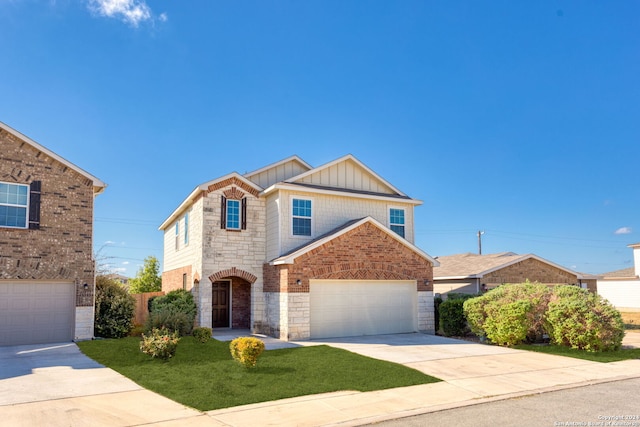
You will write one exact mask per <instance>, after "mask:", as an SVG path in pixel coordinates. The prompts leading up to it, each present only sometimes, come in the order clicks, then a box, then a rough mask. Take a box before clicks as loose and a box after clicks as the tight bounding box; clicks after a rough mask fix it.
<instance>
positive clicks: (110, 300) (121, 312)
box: [94, 276, 136, 338]
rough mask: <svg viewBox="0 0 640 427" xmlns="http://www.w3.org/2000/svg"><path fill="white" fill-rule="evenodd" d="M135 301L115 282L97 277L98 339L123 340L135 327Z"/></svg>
mask: <svg viewBox="0 0 640 427" xmlns="http://www.w3.org/2000/svg"><path fill="white" fill-rule="evenodd" d="M135 309H136V301H135V299H134V298H133V297H132V296H131V295H129V293H127V291H126V289H124V288H123V287H122V285H121V284H120V283H118V282H117V281H115V280H112V279H109V278H107V277H105V276H98V277H96V305H95V310H96V313H95V323H94V333H95V335H96V336H98V337H104V338H122V337H124V336H126V335H127V334H128V333H129V331H131V328H132V327H133V316H134V313H135Z"/></svg>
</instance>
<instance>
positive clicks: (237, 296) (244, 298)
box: [209, 267, 257, 329]
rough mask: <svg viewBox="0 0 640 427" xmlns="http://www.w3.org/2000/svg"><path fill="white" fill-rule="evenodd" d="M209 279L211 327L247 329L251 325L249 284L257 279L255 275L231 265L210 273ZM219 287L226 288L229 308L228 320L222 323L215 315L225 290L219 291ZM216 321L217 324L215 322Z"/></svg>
mask: <svg viewBox="0 0 640 427" xmlns="http://www.w3.org/2000/svg"><path fill="white" fill-rule="evenodd" d="M209 280H210V281H211V284H212V285H211V286H212V296H211V300H212V304H213V306H212V314H213V319H212V323H213V327H217V326H218V327H231V328H232V329H233V328H236V329H249V328H250V327H251V285H252V284H253V283H254V282H255V281H256V280H257V277H256V276H255V275H253V274H251V273H249V272H247V271H244V270H241V269H238V268H235V267H233V268H229V269H226V270H220V271H218V272H217V273H214V274H212V275H211V276H209ZM221 289H226V292H227V294H228V296H227V297H226V298H228V299H227V300H226V301H225V303H226V305H227V308H228V310H229V316H228V321H226V322H224V321H223V322H222V323H223V324H220V323H219V322H220V319H218V316H217V314H218V313H219V310H220V308H221V307H220V305H219V304H220V303H221V301H220V296H221V295H224V294H225V291H224V290H222V291H221ZM222 305H223V306H224V305H225V304H222ZM223 310H224V309H223ZM225 320H226V319H225ZM217 322H218V324H216V323H217Z"/></svg>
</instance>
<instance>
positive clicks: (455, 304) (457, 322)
mask: <svg viewBox="0 0 640 427" xmlns="http://www.w3.org/2000/svg"><path fill="white" fill-rule="evenodd" d="M475 296H476V295H470V294H461V293H450V294H448V295H447V300H446V301H443V302H442V303H441V304H440V306H439V313H438V317H439V322H438V326H439V328H440V330H441V331H442V333H443V335H445V336H447V337H452V336H464V335H466V334H467V332H468V327H467V319H466V318H465V316H464V310H463V306H464V302H465V301H466V300H468V299H471V298H474V297H475Z"/></svg>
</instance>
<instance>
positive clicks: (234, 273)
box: [209, 267, 258, 285]
mask: <svg viewBox="0 0 640 427" xmlns="http://www.w3.org/2000/svg"><path fill="white" fill-rule="evenodd" d="M225 277H239V278H241V279H244V280H246V281H247V282H249V284H251V285H253V284H254V283H255V281H256V280H258V278H257V277H256V276H255V275H254V274H251V273H249V272H248V271H244V270H240V269H239V268H236V267H232V268H228V269H226V270H220V271H218V272H217V273H213V274H212V275H211V276H209V280H211V282H215V281H216V280H220V279H224V278H225Z"/></svg>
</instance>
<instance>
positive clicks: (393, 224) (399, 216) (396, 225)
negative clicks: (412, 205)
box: [389, 208, 405, 237]
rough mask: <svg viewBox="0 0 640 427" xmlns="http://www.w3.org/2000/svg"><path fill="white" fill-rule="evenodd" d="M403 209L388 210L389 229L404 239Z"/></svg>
mask: <svg viewBox="0 0 640 427" xmlns="http://www.w3.org/2000/svg"><path fill="white" fill-rule="evenodd" d="M404 225H405V224H404V209H393V208H392V209H389V228H391V230H393V231H395V232H396V233H397V234H398V235H399V236H400V237H404Z"/></svg>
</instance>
